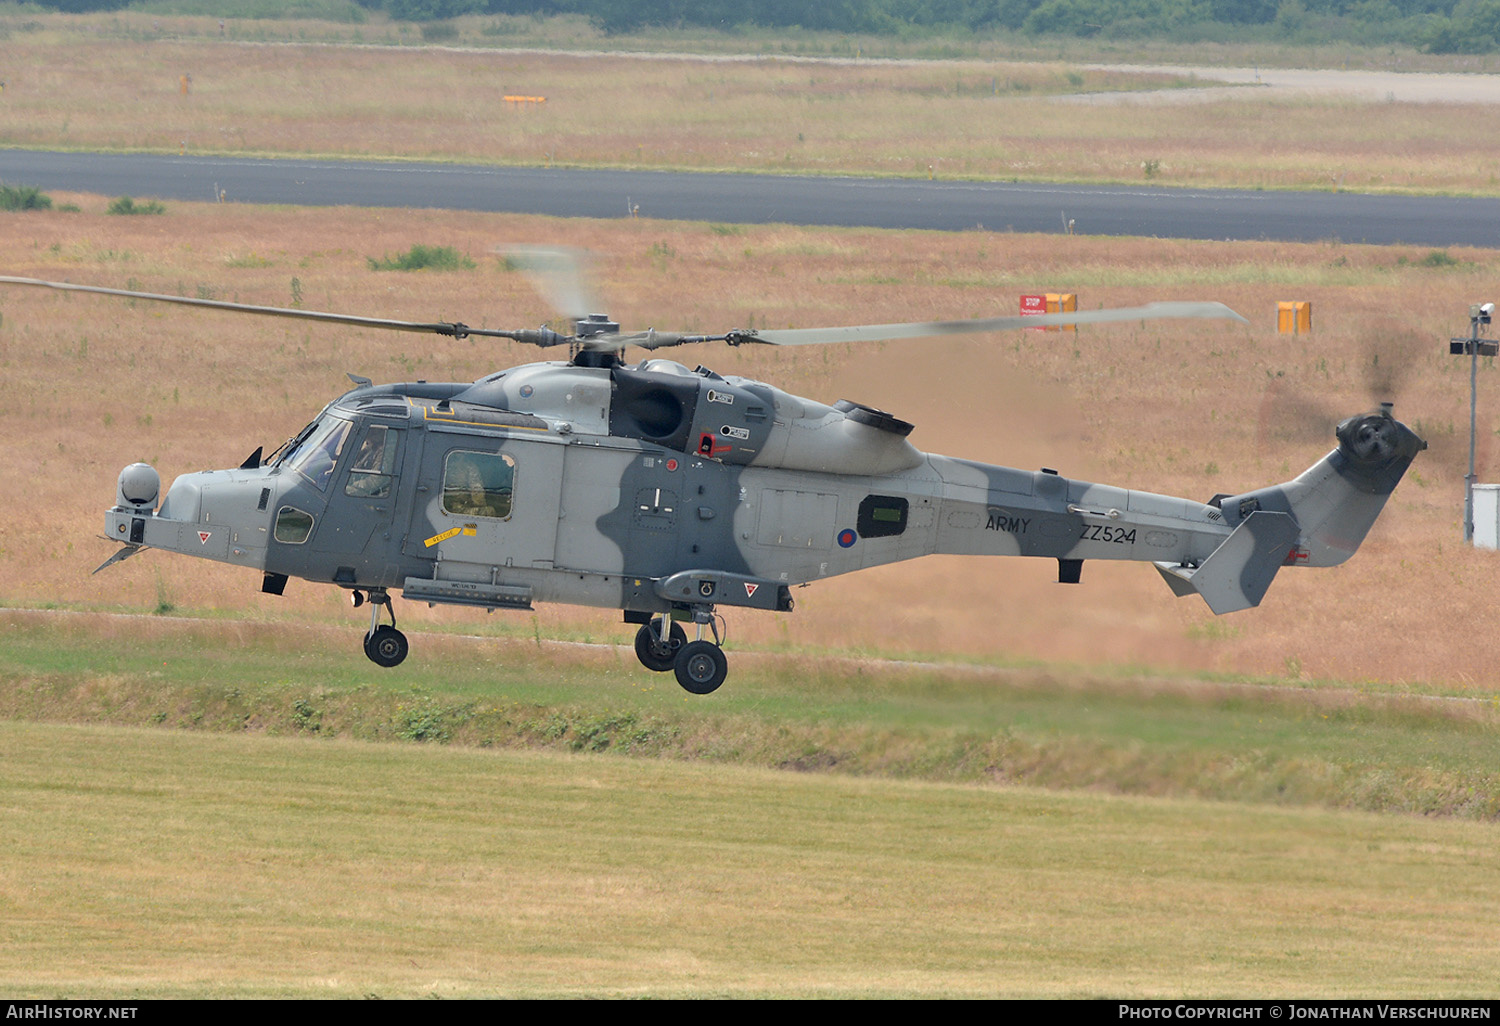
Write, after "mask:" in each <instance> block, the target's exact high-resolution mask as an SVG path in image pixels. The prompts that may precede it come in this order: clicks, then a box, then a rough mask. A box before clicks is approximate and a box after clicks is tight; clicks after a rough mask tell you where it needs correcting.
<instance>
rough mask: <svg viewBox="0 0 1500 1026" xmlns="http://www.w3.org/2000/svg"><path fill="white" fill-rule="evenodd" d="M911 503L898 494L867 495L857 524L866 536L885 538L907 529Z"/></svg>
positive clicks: (861, 505)
mask: <svg viewBox="0 0 1500 1026" xmlns="http://www.w3.org/2000/svg"><path fill="white" fill-rule="evenodd" d="M909 505H910V504H909V503H908V502H907V501H906V500H905V499H903V498H901V497H900V496H896V495H866V496H865V497H864V501H862V502H861V503H860V504H859V519H858V520H857V522H856V525H857V526H858V528H859V533H860V534H861V535H863V536H864V537H866V538H885V537H889V536H890V535H893V534H901V533H903V532H904V531H905V530H906V514H907V510H908V508H909Z"/></svg>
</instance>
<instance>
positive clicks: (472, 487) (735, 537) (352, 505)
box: [0, 277, 1426, 695]
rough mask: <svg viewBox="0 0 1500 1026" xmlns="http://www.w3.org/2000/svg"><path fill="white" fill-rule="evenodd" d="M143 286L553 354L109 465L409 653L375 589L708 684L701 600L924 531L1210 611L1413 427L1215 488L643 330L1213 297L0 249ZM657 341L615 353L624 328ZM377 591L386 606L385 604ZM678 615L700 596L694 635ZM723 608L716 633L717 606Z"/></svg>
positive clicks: (1305, 548)
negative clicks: (423, 269) (543, 304)
mask: <svg viewBox="0 0 1500 1026" xmlns="http://www.w3.org/2000/svg"><path fill="white" fill-rule="evenodd" d="M0 283H5V284H12V285H31V286H43V287H47V288H52V289H61V290H67V291H74V292H91V293H99V294H103V295H110V296H119V297H125V298H129V299H137V300H151V301H157V302H164V303H176V304H182V305H188V306H197V307H208V308H212V309H218V310H232V311H237V312H242V313H251V314H258V315H264V316H277V317H293V318H300V319H304V320H314V321H321V322H324V323H333V324H346V325H356V326H361V327H373V328H382V329H391V330H397V331H408V332H423V333H430V334H436V335H442V336H449V337H453V338H464V337H468V336H486V337H493V338H504V339H511V340H513V341H516V342H520V343H524V344H530V345H535V346H538V347H541V348H559V349H563V350H565V351H566V352H568V353H569V359H567V360H559V361H550V362H542V363H531V364H526V365H523V366H519V367H512V368H509V369H507V370H501V371H498V372H495V373H493V374H488V375H486V376H484V377H482V378H480V379H479V380H477V381H473V382H452V383H434V382H405V383H400V384H387V385H376V384H374V383H373V382H371V381H370V380H369V379H367V378H359V377H356V376H355V375H352V374H351V375H350V378H351V380H353V382H354V385H355V387H354V388H353V389H351V390H350V391H348V392H346V393H344V394H343V395H341V396H339V397H338V398H337V399H335V400H333V401H332V402H330V403H329V404H328V405H327V406H326V407H325V408H324V409H323V410H322V412H320V413H319V414H318V415H317V416H316V417H315V418H313V420H312V422H311V423H309V424H308V425H307V426H306V427H305V428H303V429H302V430H301V431H299V432H297V434H296V435H294V436H293V437H292V438H290V439H289V440H288V441H287V442H286V443H284V444H283V445H282V446H281V447H280V448H278V449H277V450H275V451H274V452H272V453H271V454H270V455H265V454H264V452H263V448H260V449H256V450H255V452H254V453H252V454H251V455H250V456H249V457H248V458H247V459H246V460H245V461H244V462H243V463H242V464H241V465H240V466H239V467H237V468H233V469H226V470H211V471H204V472H199V473H189V474H182V475H180V476H178V477H177V479H176V480H175V481H174V482H173V484H172V486H171V488H170V490H168V491H167V493H166V495H165V497H164V498H163V497H162V496H161V479H160V477H159V475H158V474H157V472H156V470H155V469H154V468H152V467H151V466H149V465H147V464H144V463H136V464H132V465H131V466H128V467H126V468H125V469H124V470H123V471H121V473H120V476H119V481H118V488H117V492H116V496H115V503H114V506H113V507H112V508H110V509H109V510H108V511H107V512H106V513H105V533H106V536H107V537H108V538H110V539H112V540H115V541H117V542H119V543H120V546H121V547H120V549H119V550H118V551H117V552H116V553H115V554H114V555H113V556H111V557H110V558H109V559H108V560H106V561H105V562H104V563H103V564H102V565H101V566H100V567H99V568H98V569H97V570H96V571H95V572H96V573H97V572H98V571H99V570H103V569H105V568H106V567H108V566H110V565H112V564H114V563H118V562H120V561H121V560H123V559H126V558H129V557H131V556H133V555H135V554H136V553H138V552H141V551H143V550H145V549H148V548H157V549H168V550H171V551H173V552H179V553H183V554H186V555H191V556H198V557H201V558H206V559H213V560H218V561H221V562H226V563H231V564H235V565H239V566H245V567H250V568H253V569H256V570H259V571H261V573H262V583H261V590H262V591H264V592H268V593H271V594H277V595H279V594H281V593H282V592H283V589H284V588H285V587H286V584H287V581H288V580H289V579H290V578H293V577H298V578H303V579H305V580H308V581H313V582H319V583H329V584H334V585H337V586H338V587H341V588H345V589H347V590H348V591H349V592H350V594H351V597H352V601H353V604H354V606H355V607H358V606H360V605H362V604H364V603H365V602H368V603H369V604H370V606H371V610H370V626H369V630H368V631H367V632H366V633H365V636H364V650H365V654H366V655H367V656H368V657H369V658H370V659H371V660H372V661H373V662H375V663H377V664H378V665H380V666H386V667H390V666H396V665H397V664H399V663H400V662H402V660H404V659H405V658H406V656H407V651H408V643H407V639H406V637H405V635H403V634H402V633H401V631H399V630H398V629H397V628H396V616H395V611H394V609H393V607H392V602H391V592H392V591H394V590H397V589H399V590H400V592H401V594H402V597H403V598H405V599H408V600H411V601H417V602H427V603H429V604H432V605H436V604H453V605H461V606H477V607H483V608H485V609H488V610H495V609H518V610H525V609H530V608H532V603H534V602H562V603H572V604H577V605H585V606H596V607H604V608H616V609H620V610H622V611H623V614H624V620H625V622H626V623H629V624H636V625H638V630H637V633H636V636H635V651H636V655H637V656H638V658H639V659H640V662H641V663H642V665H644V666H645V667H646V668H648V669H650V670H653V671H657V672H667V671H671V672H673V673H674V674H675V676H676V678H677V681H678V682H679V683H680V684H681V685H682V687H683V688H685V689H686V690H687V691H689V692H692V693H694V694H700V695H701V694H708V693H710V692H712V691H714V690H715V689H717V688H718V687H719V686H720V685H721V684H723V682H724V680H725V678H726V676H727V674H728V664H727V661H726V659H725V656H724V653H723V650H722V648H721V642H722V636H721V633H720V629H719V617H718V615H717V614H716V612H715V611H716V609H717V607H720V606H739V607H747V608H751V609H763V610H773V611H777V612H790V611H791V610H792V608H793V595H792V589H793V588H794V587H797V586H800V585H805V584H808V583H809V582H812V581H817V580H821V579H823V578H826V577H833V576H836V575H839V574H845V573H850V572H852V571H855V570H860V569H863V568H866V567H872V566H876V565H880V564H886V563H892V562H897V561H900V560H906V559H913V558H915V557H918V556H923V555H928V554H933V553H955V554H969V555H994V556H1033V557H1044V558H1050V559H1055V560H1057V565H1058V578H1059V580H1060V581H1062V582H1065V583H1078V581H1079V580H1080V577H1081V572H1082V567H1083V564H1084V562H1085V561H1087V560H1090V559H1113V560H1139V561H1144V562H1149V563H1151V564H1153V565H1154V566H1155V568H1156V569H1157V570H1158V571H1159V572H1160V574H1161V575H1162V577H1163V578H1164V579H1165V580H1166V582H1167V584H1168V585H1169V586H1170V587H1171V589H1172V591H1173V592H1174V593H1175V594H1177V595H1178V596H1184V595H1189V594H1193V593H1197V594H1199V595H1201V596H1202V597H1203V598H1204V599H1205V600H1206V602H1207V603H1208V606H1209V608H1210V609H1212V610H1213V612H1215V613H1228V612H1231V611H1234V610H1240V609H1246V608H1249V607H1252V606H1255V605H1258V604H1259V603H1260V601H1261V599H1262V597H1263V596H1264V595H1265V593H1266V590H1267V589H1268V588H1269V586H1270V584H1271V581H1272V579H1273V578H1274V577H1275V576H1276V573H1277V572H1278V571H1279V570H1280V569H1281V568H1282V567H1284V566H1291V567H1304V566H1333V565H1336V564H1339V563H1342V562H1344V561H1345V560H1347V559H1348V558H1349V557H1350V556H1351V555H1353V553H1354V551H1355V549H1357V548H1358V547H1359V544H1360V542H1361V541H1362V540H1363V539H1364V537H1365V535H1366V533H1367V532H1368V531H1369V529H1370V527H1371V525H1372V524H1373V523H1374V521H1375V519H1376V517H1377V516H1378V515H1379V513H1380V511H1381V509H1382V507H1383V506H1384V505H1385V502H1386V500H1387V498H1388V497H1389V496H1390V494H1391V492H1392V491H1393V490H1394V489H1395V487H1396V484H1397V482H1398V481H1399V480H1400V479H1401V477H1402V475H1403V474H1404V473H1405V472H1406V469H1407V467H1408V466H1409V465H1410V464H1411V461H1412V460H1413V459H1414V458H1415V456H1416V454H1417V453H1418V452H1419V451H1421V450H1422V449H1424V448H1426V443H1425V442H1424V441H1422V440H1421V439H1420V438H1418V437H1417V436H1416V434H1414V433H1413V432H1412V431H1411V430H1410V429H1409V428H1407V427H1406V426H1405V425H1403V424H1401V423H1400V422H1398V421H1396V420H1395V419H1394V417H1393V416H1392V410H1391V407H1390V405H1389V404H1382V406H1381V407H1380V408H1379V409H1377V410H1376V411H1374V412H1371V413H1367V414H1362V415H1357V416H1354V417H1350V418H1349V419H1347V420H1345V421H1343V422H1342V423H1340V424H1339V425H1338V428H1337V430H1336V432H1335V436H1336V439H1337V446H1336V447H1335V448H1334V449H1333V450H1332V451H1331V452H1329V453H1328V454H1327V455H1326V456H1324V457H1323V458H1322V459H1320V460H1318V461H1317V462H1316V463H1314V464H1313V465H1312V466H1311V467H1310V468H1309V469H1308V470H1307V471H1305V472H1304V473H1303V474H1301V475H1300V476H1299V477H1297V478H1296V479H1295V480H1292V481H1289V482H1286V483H1283V484H1276V485H1271V486H1269V487H1265V488H1260V489H1256V490H1254V491H1250V492H1246V493H1244V494H1240V495H1217V496H1214V497H1213V498H1212V499H1210V500H1209V501H1207V502H1199V501H1194V500H1191V499H1178V498H1171V497H1168V496H1163V495H1154V494H1151V493H1147V492H1141V491H1135V490H1131V489H1125V488H1118V487H1113V486H1109V485H1101V484H1091V483H1088V482H1085V481H1077V480H1071V479H1069V478H1066V477H1063V476H1062V475H1060V474H1058V473H1057V472H1056V471H1053V470H1049V469H1042V470H1037V471H1030V470H1017V469H1011V468H1008V467H1001V466H991V465H988V464H984V463H978V462H974V461H971V460H966V459H958V458H950V457H947V456H938V455H932V454H928V453H924V452H920V451H918V450H917V449H916V448H915V447H913V446H912V445H911V443H910V442H909V441H908V440H907V436H908V434H909V433H910V432H911V430H912V426H913V425H912V424H910V423H908V422H906V421H904V420H901V419H899V418H898V417H896V416H894V415H892V414H890V413H886V412H884V411H882V410H878V409H874V408H872V407H869V406H866V405H862V404H860V403H857V402H851V401H848V400H839V401H838V402H836V403H834V404H833V405H831V406H829V405H825V404H824V403H822V402H817V401H814V400H811V399H805V398H801V397H799V396H794V395H791V394H789V393H787V392H785V391H782V390H781V389H779V388H776V387H774V386H772V385H769V384H766V383H764V382H760V381H754V380H750V379H748V378H743V377H735V376H728V377H726V376H721V375H719V374H717V373H715V372H713V371H711V370H709V369H708V368H706V367H702V366H699V367H696V368H693V369H690V368H688V367H687V366H685V365H683V364H680V363H676V362H673V361H671V360H666V359H662V358H659V357H657V356H655V355H654V354H655V351H656V350H658V349H663V348H667V347H675V346H683V345H689V344H703V343H715V342H717V343H723V344H726V345H730V346H739V345H749V344H759V345H778V346H799V345H814V344H823V343H830V342H859V341H873V340H883V339H901V338H917V337H923V336H933V335H947V334H956V333H971V332H994V331H1003V330H1010V329H1015V328H1022V327H1028V328H1029V327H1039V326H1046V325H1066V324H1093V323H1107V322H1112V321H1138V320H1142V319H1149V318H1227V319H1237V320H1240V321H1243V320H1244V318H1243V317H1240V316H1239V315H1238V314H1236V313H1234V312H1233V311H1232V310H1230V309H1229V308H1228V307H1225V306H1223V305H1222V304H1218V303H1181V302H1178V303H1153V304H1148V305H1146V306H1142V307H1135V308H1128V309H1115V310H1094V311H1085V312H1080V313H1069V314H1047V315H1041V316H1026V317H994V318H985V319H979V320H965V321H940V322H920V323H907V324H885V325H859V326H852V327H837V328H802V329H787V330H734V331H728V332H725V333H723V334H717V335H701V334H699V335H688V334H674V333H667V332H656V331H654V330H652V331H645V332H639V333H633V334H625V333H621V332H620V329H619V325H618V324H616V323H615V322H612V321H610V320H609V319H608V318H607V317H605V316H603V315H599V314H587V315H583V316H579V317H577V318H576V320H575V323H574V325H573V330H572V331H571V332H558V331H554V330H552V329H550V328H546V327H542V328H534V329H517V330H499V329H480V328H471V327H468V326H467V325H464V324H462V323H456V322H455V323H449V322H435V323H419V322H410V321H397V320H386V319H380V318H370V317H360V316H349V315H343V314H337V313H326V312H318V311H307V310H301V309H287V308H281V307H263V306H249V305H244V304H237V303H227V302H222V301H218V300H209V299H196V298H189V297H183V296H170V295H159V294H154V293H143V292H134V291H127V290H121V289H112V288H104V287H98V286H90V285H76V284H71V283H63V282H49V281H41V280H36V279H29V278H12V277H0ZM632 347H634V348H639V349H642V350H644V351H645V352H646V356H645V358H643V359H641V360H640V361H639V362H638V363H635V364H630V363H627V362H625V360H624V358H623V356H622V354H623V353H624V351H625V350H627V349H628V348H632ZM382 613H384V618H386V619H388V620H389V623H384V622H382ZM683 623H691V624H692V625H693V626H694V629H695V637H694V639H693V640H691V641H690V640H688V638H687V632H686V630H685V629H684V628H683V626H682V625H683ZM706 632H707V633H709V634H711V635H712V640H709V638H707V637H705V633H706Z"/></svg>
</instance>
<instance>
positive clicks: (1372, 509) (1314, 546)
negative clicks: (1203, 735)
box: [1156, 403, 1427, 613]
mask: <svg viewBox="0 0 1500 1026" xmlns="http://www.w3.org/2000/svg"><path fill="white" fill-rule="evenodd" d="M1335 434H1336V435H1337V437H1338V441H1339V444H1338V448H1336V449H1334V450H1333V451H1332V452H1330V453H1329V454H1328V455H1327V456H1324V457H1323V458H1322V459H1321V460H1319V461H1318V462H1317V463H1315V464H1313V465H1312V466H1311V467H1309V468H1308V469H1307V470H1306V471H1304V472H1303V473H1302V474H1301V475H1300V476H1298V477H1297V479H1296V480H1294V481H1288V482H1286V483H1285V484H1279V485H1272V486H1271V487H1269V488H1261V489H1257V490H1256V491H1253V492H1246V493H1245V494H1243V495H1232V496H1228V497H1222V498H1221V499H1220V500H1219V501H1218V503H1217V504H1218V506H1219V508H1220V509H1221V510H1222V511H1223V514H1224V523H1225V524H1226V526H1230V527H1233V528H1234V530H1233V531H1232V532H1231V533H1230V535H1229V537H1228V538H1226V539H1225V540H1224V542H1223V544H1221V545H1220V546H1219V547H1218V548H1217V549H1215V550H1214V551H1213V552H1212V553H1211V554H1210V555H1209V557H1208V558H1207V559H1205V560H1204V561H1203V562H1202V563H1201V564H1200V565H1198V566H1196V567H1191V566H1175V565H1170V564H1164V563H1158V564H1156V567H1157V569H1158V570H1160V571H1161V574H1162V576H1163V577H1164V578H1166V580H1167V583H1168V584H1169V585H1171V587H1172V590H1173V591H1174V592H1176V593H1177V594H1178V595H1187V594H1190V593H1192V592H1197V593H1198V594H1200V595H1202V596H1203V598H1204V599H1205V600H1206V601H1207V602H1208V605H1209V608H1210V609H1212V610H1213V611H1214V612H1215V613H1229V612H1233V611H1234V610H1237V609H1248V608H1250V607H1251V606H1257V605H1259V604H1260V600H1261V599H1262V598H1263V597H1264V596H1265V593H1266V590H1267V589H1268V588H1269V587H1270V586H1271V581H1272V579H1273V578H1275V576H1276V571H1277V570H1279V569H1280V568H1281V567H1283V566H1337V565H1338V564H1340V563H1342V562H1344V561H1345V560H1346V559H1348V558H1349V557H1350V556H1352V555H1354V551H1355V550H1356V549H1358V548H1359V545H1360V542H1362V541H1364V540H1365V535H1366V534H1368V533H1369V531H1370V527H1371V526H1372V525H1373V524H1374V523H1375V518H1376V517H1378V516H1379V515H1380V511H1381V510H1382V509H1384V508H1385V503H1386V500H1387V499H1389V498H1390V496H1391V492H1393V491H1394V490H1395V488H1396V484H1397V482H1399V481H1400V480H1401V477H1402V475H1403V474H1405V473H1406V468H1407V467H1409V466H1411V461H1412V460H1413V459H1415V458H1416V455H1417V453H1419V452H1421V451H1422V450H1423V449H1425V448H1427V443H1426V442H1424V441H1422V439H1420V438H1418V437H1417V436H1416V434H1415V433H1414V432H1413V431H1412V430H1411V429H1410V428H1408V427H1407V426H1406V425H1405V424H1402V423H1401V422H1400V421H1398V420H1396V419H1395V417H1393V416H1392V415H1391V407H1390V404H1389V403H1383V404H1381V407H1380V409H1379V410H1378V411H1376V412H1374V413H1367V414H1363V415H1361V416H1357V417H1350V418H1349V419H1348V420H1346V421H1344V422H1343V423H1341V424H1340V425H1339V426H1338V430H1337V431H1336V432H1335Z"/></svg>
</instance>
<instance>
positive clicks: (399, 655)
mask: <svg viewBox="0 0 1500 1026" xmlns="http://www.w3.org/2000/svg"><path fill="white" fill-rule="evenodd" d="M406 650H407V644H406V635H405V634H402V633H401V632H400V631H398V630H396V628H394V627H387V626H386V625H385V624H381V625H380V626H379V627H376V628H375V629H374V630H373V631H371V632H370V633H369V634H366V635H365V655H367V656H369V657H370V662H372V663H375V664H376V665H377V666H387V667H389V666H399V665H401V660H403V659H405V658H406Z"/></svg>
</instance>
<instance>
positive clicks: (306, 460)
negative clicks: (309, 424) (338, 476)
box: [289, 417, 349, 491]
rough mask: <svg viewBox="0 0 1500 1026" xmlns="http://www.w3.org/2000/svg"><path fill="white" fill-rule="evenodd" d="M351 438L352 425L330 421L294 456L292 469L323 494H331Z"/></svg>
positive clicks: (344, 421) (330, 419) (320, 427)
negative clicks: (332, 485)
mask: <svg viewBox="0 0 1500 1026" xmlns="http://www.w3.org/2000/svg"><path fill="white" fill-rule="evenodd" d="M348 437H349V422H348V421H347V420H339V419H338V418H337V417H329V418H328V419H327V420H325V421H323V422H322V423H321V424H319V425H318V426H317V428H316V430H314V431H313V433H312V434H311V435H309V436H308V438H307V440H306V441H305V442H303V443H302V444H301V445H300V446H298V447H297V449H296V451H295V452H293V453H291V454H290V456H289V460H290V463H291V467H292V469H293V470H295V471H297V472H298V473H300V474H301V475H302V476H303V477H305V478H307V479H308V480H309V481H311V482H312V483H313V484H315V485H317V486H318V489H319V490H320V491H324V490H327V488H328V482H329V480H330V479H331V478H332V477H333V469H334V467H336V466H338V462H339V456H340V455H341V454H342V453H343V451H344V441H345V439H347V438H348Z"/></svg>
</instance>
